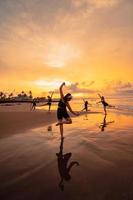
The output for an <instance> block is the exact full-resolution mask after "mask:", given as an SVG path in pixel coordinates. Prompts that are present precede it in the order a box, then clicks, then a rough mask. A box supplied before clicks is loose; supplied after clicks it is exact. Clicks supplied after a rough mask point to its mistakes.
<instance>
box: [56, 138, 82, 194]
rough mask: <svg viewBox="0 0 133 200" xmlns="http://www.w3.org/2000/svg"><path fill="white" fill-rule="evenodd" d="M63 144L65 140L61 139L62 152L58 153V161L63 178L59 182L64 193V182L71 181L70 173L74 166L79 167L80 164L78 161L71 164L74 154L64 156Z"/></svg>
mask: <svg viewBox="0 0 133 200" xmlns="http://www.w3.org/2000/svg"><path fill="white" fill-rule="evenodd" d="M63 142H64V138H63V137H61V143H60V151H59V153H56V156H57V161H58V170H59V174H60V177H61V180H60V182H59V187H60V189H61V190H62V191H63V190H64V180H65V181H69V180H70V179H71V175H70V171H71V169H72V167H73V166H74V165H77V166H79V163H78V162H77V161H72V162H70V163H68V162H69V160H70V158H71V156H72V153H71V152H70V153H66V154H63Z"/></svg>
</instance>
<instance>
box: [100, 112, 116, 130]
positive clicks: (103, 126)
mask: <svg viewBox="0 0 133 200" xmlns="http://www.w3.org/2000/svg"><path fill="white" fill-rule="evenodd" d="M106 118H107V115H105V116H104V118H103V122H102V123H101V125H100V126H99V128H100V129H101V131H102V132H103V131H104V130H105V128H106V127H107V126H108V125H109V124H112V123H114V122H115V121H110V122H106Z"/></svg>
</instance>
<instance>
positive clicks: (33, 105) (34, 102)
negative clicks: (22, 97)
mask: <svg viewBox="0 0 133 200" xmlns="http://www.w3.org/2000/svg"><path fill="white" fill-rule="evenodd" d="M35 109H36V101H35V99H33V101H32V105H31V110H33V111H34V110H35Z"/></svg>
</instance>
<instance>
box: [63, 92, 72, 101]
mask: <svg viewBox="0 0 133 200" xmlns="http://www.w3.org/2000/svg"><path fill="white" fill-rule="evenodd" d="M71 99H72V95H71V94H70V93H67V94H66V95H65V96H64V101H68V100H71Z"/></svg>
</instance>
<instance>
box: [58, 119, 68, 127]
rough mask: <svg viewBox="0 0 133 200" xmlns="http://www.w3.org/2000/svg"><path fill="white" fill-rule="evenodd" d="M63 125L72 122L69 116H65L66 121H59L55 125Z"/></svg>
mask: <svg viewBox="0 0 133 200" xmlns="http://www.w3.org/2000/svg"><path fill="white" fill-rule="evenodd" d="M61 124H62V125H63V124H72V120H71V118H66V121H59V122H58V123H57V124H56V126H59V125H61Z"/></svg>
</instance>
